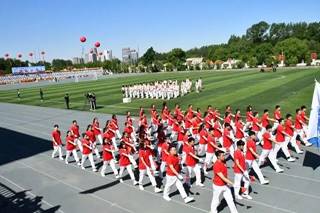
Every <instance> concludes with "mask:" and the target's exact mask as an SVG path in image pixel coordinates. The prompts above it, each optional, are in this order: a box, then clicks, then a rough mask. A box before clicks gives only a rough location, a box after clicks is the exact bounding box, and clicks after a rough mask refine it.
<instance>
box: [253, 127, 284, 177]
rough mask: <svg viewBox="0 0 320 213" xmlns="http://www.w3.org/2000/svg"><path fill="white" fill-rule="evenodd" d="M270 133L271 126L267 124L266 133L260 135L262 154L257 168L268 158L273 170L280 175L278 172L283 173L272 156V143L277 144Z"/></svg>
mask: <svg viewBox="0 0 320 213" xmlns="http://www.w3.org/2000/svg"><path fill="white" fill-rule="evenodd" d="M271 133H272V126H271V125H270V124H268V125H267V126H266V131H265V132H264V133H263V135H262V138H263V146H262V152H261V154H260V157H259V161H258V166H259V167H260V166H261V165H262V164H263V163H264V162H265V160H266V158H267V157H268V159H269V161H270V163H271V164H272V166H273V168H274V169H275V170H276V172H277V173H280V172H283V169H281V168H280V167H279V165H278V163H277V161H276V158H275V157H274V156H273V155H272V143H274V144H277V143H278V142H277V141H276V140H275V139H274V138H273V136H272V135H271Z"/></svg>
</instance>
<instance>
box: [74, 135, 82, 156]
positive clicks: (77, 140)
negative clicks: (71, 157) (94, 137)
mask: <svg viewBox="0 0 320 213" xmlns="http://www.w3.org/2000/svg"><path fill="white" fill-rule="evenodd" d="M75 142H76V144H77V145H78V147H79V150H80V152H81V153H82V143H81V141H80V140H79V138H76V139H75Z"/></svg>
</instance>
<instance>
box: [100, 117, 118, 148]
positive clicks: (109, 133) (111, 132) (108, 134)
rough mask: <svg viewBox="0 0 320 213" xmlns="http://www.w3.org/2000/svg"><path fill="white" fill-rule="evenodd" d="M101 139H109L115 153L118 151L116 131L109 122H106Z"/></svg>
mask: <svg viewBox="0 0 320 213" xmlns="http://www.w3.org/2000/svg"><path fill="white" fill-rule="evenodd" d="M103 131H104V133H103V136H102V137H103V138H109V139H111V141H112V145H113V147H114V148H115V151H118V146H117V142H116V131H115V126H114V125H113V124H112V122H111V121H110V120H107V121H106V125H105V128H104V129H103Z"/></svg>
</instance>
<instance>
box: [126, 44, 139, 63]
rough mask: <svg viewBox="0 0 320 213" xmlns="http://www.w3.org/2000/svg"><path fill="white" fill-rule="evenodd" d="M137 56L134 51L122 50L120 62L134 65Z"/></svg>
mask: <svg viewBox="0 0 320 213" xmlns="http://www.w3.org/2000/svg"><path fill="white" fill-rule="evenodd" d="M138 58H139V54H138V52H137V51H136V50H135V49H130V48H129V47H128V48H122V62H123V63H128V64H134V63H137V62H138Z"/></svg>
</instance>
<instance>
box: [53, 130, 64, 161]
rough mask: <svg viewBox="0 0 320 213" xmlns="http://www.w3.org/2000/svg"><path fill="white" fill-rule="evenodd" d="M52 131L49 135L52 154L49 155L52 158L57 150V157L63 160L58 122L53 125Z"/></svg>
mask: <svg viewBox="0 0 320 213" xmlns="http://www.w3.org/2000/svg"><path fill="white" fill-rule="evenodd" d="M53 128H54V129H53V131H52V133H51V136H52V145H53V152H52V155H51V157H52V158H54V157H55V155H56V153H57V152H58V153H59V159H60V160H63V157H62V149H61V146H62V141H61V132H60V130H59V126H58V124H55V125H54V126H53Z"/></svg>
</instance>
